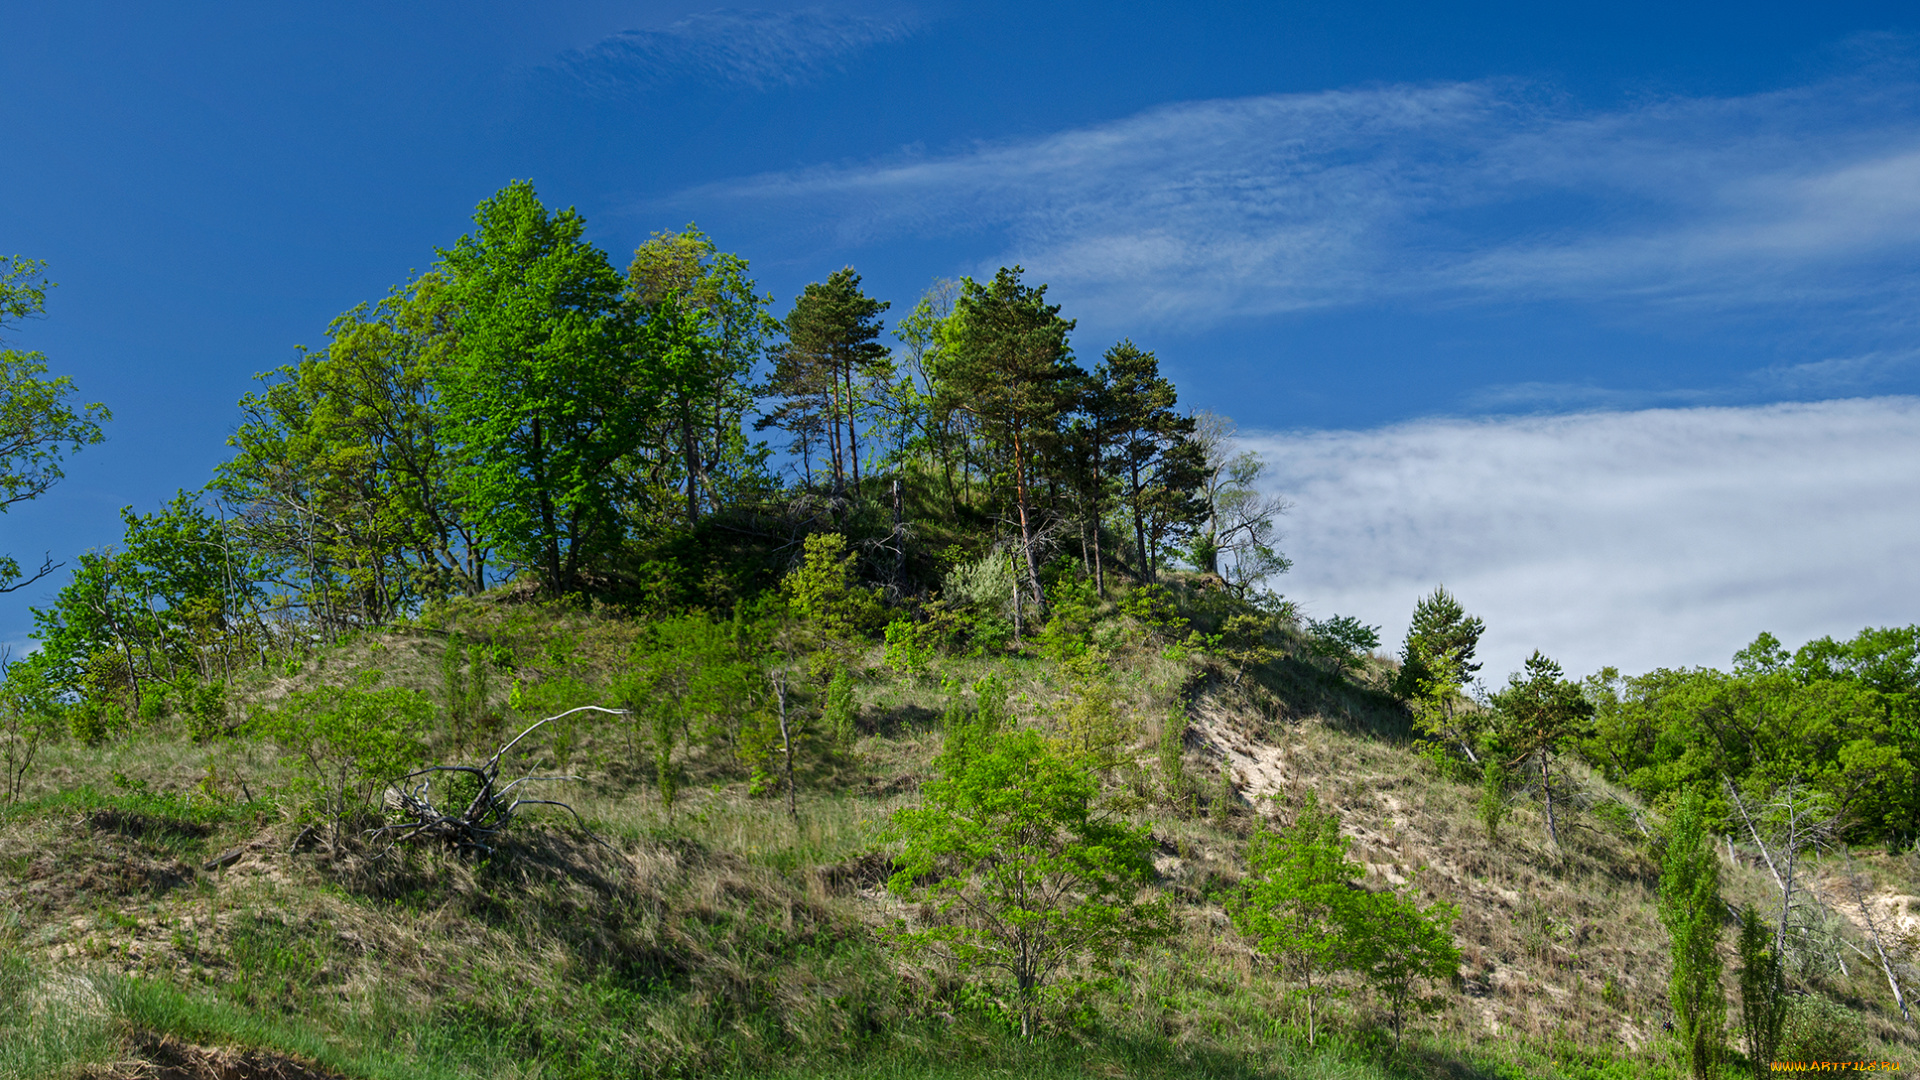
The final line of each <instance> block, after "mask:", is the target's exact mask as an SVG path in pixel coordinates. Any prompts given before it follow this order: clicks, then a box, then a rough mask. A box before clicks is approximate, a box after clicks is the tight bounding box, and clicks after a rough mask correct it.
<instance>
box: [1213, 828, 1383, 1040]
mask: <svg viewBox="0 0 1920 1080" xmlns="http://www.w3.org/2000/svg"><path fill="white" fill-rule="evenodd" d="M1347 847H1348V840H1347V838H1346V837H1344V836H1342V835H1340V815H1338V814H1336V813H1334V812H1333V811H1331V810H1322V809H1321V808H1320V799H1319V796H1317V795H1315V794H1314V793H1313V792H1311V791H1309V792H1307V799H1306V803H1305V804H1304V805H1303V806H1301V808H1300V811H1299V813H1297V814H1295V815H1294V819H1293V823H1292V824H1291V825H1289V826H1287V827H1285V828H1282V829H1263V830H1261V831H1260V832H1259V833H1257V834H1256V835H1255V836H1254V838H1253V842H1252V844H1251V845H1249V847H1248V848H1247V885H1246V891H1245V893H1244V894H1243V895H1242V896H1241V897H1240V898H1239V899H1238V900H1237V901H1236V902H1235V903H1234V904H1233V906H1232V909H1231V914H1232V916H1233V924H1234V926H1235V927H1236V928H1238V929H1239V931H1240V932H1241V933H1243V934H1245V935H1246V936H1247V937H1249V938H1252V939H1253V941H1254V943H1255V944H1256V945H1258V946H1259V948H1260V950H1261V951H1262V952H1263V953H1265V954H1266V955H1267V956H1269V957H1271V958H1273V959H1274V960H1275V961H1277V962H1278V963H1279V964H1280V966H1281V967H1282V969H1284V970H1285V971H1286V972H1287V974H1288V975H1289V976H1291V977H1292V978H1293V979H1295V980H1297V981H1298V982H1299V983H1300V987H1301V993H1302V996H1303V997H1305V999H1306V1002H1307V1041H1308V1043H1309V1044H1311V1043H1312V1042H1313V1041H1314V1040H1315V1038H1317V1035H1316V1028H1317V1024H1316V1018H1315V1013H1316V1008H1315V1006H1316V1002H1317V1001H1318V1000H1319V999H1320V998H1322V997H1326V996H1328V995H1330V994H1336V993H1338V989H1337V988H1336V987H1333V986H1330V985H1328V979H1329V978H1330V977H1331V976H1332V975H1333V974H1335V973H1336V972H1340V971H1345V970H1349V969H1351V968H1353V967H1354V966H1356V965H1357V964H1358V963H1359V961H1360V953H1359V950H1358V948H1357V946H1356V943H1355V942H1354V941H1353V940H1352V938H1351V934H1350V931H1351V930H1352V928H1353V927H1355V926H1356V924H1357V923H1358V921H1359V918H1358V916H1359V912H1358V911H1357V909H1356V904H1357V903H1358V901H1357V900H1356V897H1357V895H1359V894H1356V893H1355V892H1354V891H1353V890H1352V889H1351V887H1350V885H1349V883H1350V882H1352V881H1353V880H1354V879H1355V878H1358V877H1360V876H1361V875H1362V874H1363V873H1365V871H1364V870H1363V868H1362V867H1360V865H1359V864H1357V863H1355V862H1353V861H1351V860H1350V859H1348V858H1347Z"/></svg>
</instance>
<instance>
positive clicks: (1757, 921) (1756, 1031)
mask: <svg viewBox="0 0 1920 1080" xmlns="http://www.w3.org/2000/svg"><path fill="white" fill-rule="evenodd" d="M1772 938H1773V935H1772V933H1771V931H1770V930H1769V928H1768V927H1767V924H1766V923H1765V922H1763V921H1762V920H1761V918H1760V913H1759V912H1758V911H1755V910H1754V908H1753V905H1752V904H1748V905H1747V907H1746V908H1745V909H1744V910H1743V911H1741V913H1740V972H1739V978H1740V1025H1741V1027H1742V1028H1743V1029H1745V1032H1746V1037H1747V1062H1748V1064H1749V1065H1750V1066H1751V1067H1752V1070H1753V1075H1754V1076H1755V1077H1761V1076H1765V1075H1766V1074H1767V1073H1768V1071H1769V1066H1770V1064H1771V1063H1772V1062H1774V1061H1777V1060H1779V1057H1778V1055H1776V1054H1775V1053H1774V1051H1775V1049H1776V1048H1777V1047H1778V1046H1779V1045H1780V1035H1781V1031H1782V1028H1783V1025H1784V1024H1785V1023H1786V1019H1787V1006H1788V1004H1789V1001H1790V999H1789V998H1788V997H1787V992H1786V991H1787V987H1786V972H1785V971H1784V969H1783V967H1782V965H1781V963H1780V958H1779V957H1778V956H1776V955H1774V950H1773V941H1772ZM1800 1060H1806V1059H1804V1058H1802V1059H1800Z"/></svg>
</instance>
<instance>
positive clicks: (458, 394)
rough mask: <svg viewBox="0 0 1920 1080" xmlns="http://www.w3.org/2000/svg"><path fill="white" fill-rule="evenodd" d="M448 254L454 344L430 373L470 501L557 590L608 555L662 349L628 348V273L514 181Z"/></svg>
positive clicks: (578, 223)
mask: <svg viewBox="0 0 1920 1080" xmlns="http://www.w3.org/2000/svg"><path fill="white" fill-rule="evenodd" d="M474 225H475V228H474V231H473V233H471V234H469V235H467V236H463V237H461V238H460V240H459V241H458V242H457V243H455V245H454V246H453V248H452V250H449V251H444V252H442V253H441V265H442V267H443V268H444V270H443V272H444V274H445V275H446V279H447V284H446V292H447V299H448V301H449V303H450V305H451V308H452V311H453V314H452V328H453V333H454V338H453V345H452V347H451V349H450V350H449V352H448V355H447V358H446V361H445V364H444V366H442V367H440V368H439V369H438V370H437V372H436V374H435V382H436V386H437V388H438V390H439V393H440V397H441V400H442V402H443V405H444V409H445V421H444V431H445V435H446V438H447V440H448V442H449V443H450V444H451V446H452V453H453V456H454V460H455V462H456V465H455V468H454V470H453V474H452V478H453V487H454V490H455V491H456V492H457V493H458V496H459V498H460V499H461V500H462V502H463V503H465V504H467V505H472V506H481V507H485V508H486V513H485V515H484V517H482V518H481V519H480V521H479V528H480V530H481V533H482V535H483V536H484V537H485V538H486V539H487V540H488V541H489V542H490V544H492V545H493V546H496V547H498V548H499V549H500V550H501V551H502V552H504V553H505V554H506V555H507V556H508V557H509V558H511V559H513V560H514V561H516V562H518V563H520V564H521V565H524V566H529V567H532V568H534V569H535V570H536V571H537V572H538V573H539V575H540V579H541V583H542V584H543V585H544V586H545V588H546V589H547V590H548V591H549V592H550V593H552V594H555V595H565V594H567V593H571V592H572V591H574V589H575V588H576V586H577V583H578V581H579V575H580V573H581V571H582V570H583V569H585V568H590V567H592V566H594V565H595V564H596V561H597V560H599V559H601V558H603V557H604V556H605V555H606V554H607V553H608V552H609V551H611V550H612V549H613V548H614V546H615V545H616V543H617V541H618V540H619V539H620V534H621V528H620V523H619V521H618V518H617V516H616V514H615V512H614V508H615V506H616V504H617V502H618V499H619V496H620V494H621V492H620V490H619V483H620V473H619V471H618V470H617V469H616V467H615V466H616V463H617V462H619V461H620V459H621V458H623V457H625V456H626V455H628V454H630V453H632V452H633V451H635V450H636V449H638V448H639V446H640V445H641V442H642V439H643V437H644V435H645V431H646V428H645V424H646V421H647V419H648V416H647V413H646V411H645V410H644V409H643V408H642V407H641V403H645V402H652V401H657V400H658V393H659V391H658V385H657V384H658V383H659V382H660V379H661V374H662V372H661V371H660V370H659V367H658V365H657V364H656V363H651V362H650V361H652V360H654V359H656V358H652V357H646V356H643V354H642V353H641V352H640V350H638V349H636V348H634V347H633V345H634V338H635V334H634V330H633V328H632V321H631V320H630V319H629V317H628V315H627V313H626V312H625V310H624V308H623V306H622V293H623V291H624V285H625V283H624V281H623V280H622V278H621V275H620V274H619V272H618V271H616V270H614V268H613V267H612V265H611V264H609V263H608V261H607V256H606V254H605V253H604V252H602V251H600V250H599V249H597V248H595V247H593V246H592V245H591V244H588V243H587V242H586V241H585V239H584V234H585V231H586V222H585V221H584V219H582V218H581V216H580V215H579V214H578V213H576V212H574V211H573V210H570V209H569V210H564V211H561V212H560V213H557V214H549V213H548V212H547V209H546V208H545V207H544V206H542V205H541V204H540V200H539V198H538V197H537V196H536V195H535V194H534V190H533V185H531V184H529V183H527V182H525V181H515V182H514V183H512V184H509V185H508V186H507V187H505V188H503V189H502V190H501V191H500V192H499V193H497V194H496V195H494V196H493V197H492V198H490V199H488V200H487V201H485V202H483V203H481V204H480V206H479V208H478V209H477V210H476V211H475V212H474Z"/></svg>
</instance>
